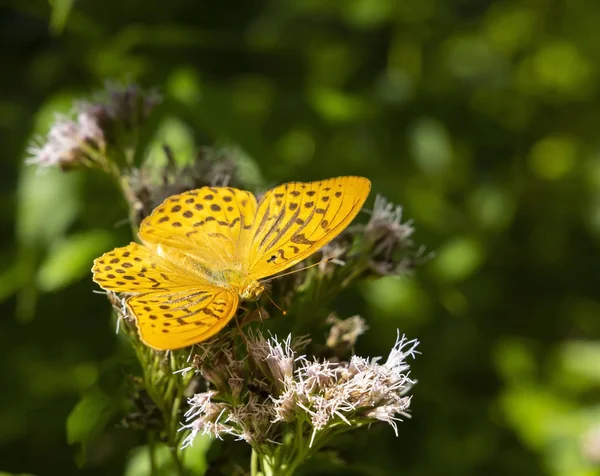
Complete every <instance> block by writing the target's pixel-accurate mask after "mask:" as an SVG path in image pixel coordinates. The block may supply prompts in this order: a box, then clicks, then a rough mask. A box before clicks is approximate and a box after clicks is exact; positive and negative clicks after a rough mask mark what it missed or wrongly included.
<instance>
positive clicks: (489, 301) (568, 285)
mask: <svg viewBox="0 0 600 476" xmlns="http://www.w3.org/2000/svg"><path fill="white" fill-rule="evenodd" d="M3 20H4V22H5V23H4V26H5V28H3V39H4V40H5V41H3V42H2V44H1V46H0V51H1V52H2V58H3V65H4V68H5V70H6V71H8V72H9V73H10V74H5V75H3V76H2V78H0V81H1V84H2V91H3V93H4V94H2V95H0V140H1V143H2V160H1V163H2V167H3V174H2V175H1V177H0V183H1V184H2V193H1V194H0V201H1V204H2V206H1V207H0V220H1V225H2V230H3V232H4V233H3V234H2V246H1V247H0V262H1V264H2V266H0V315H2V317H3V319H2V320H1V321H0V345H1V346H2V349H3V359H2V362H0V375H2V377H1V378H2V382H1V386H2V389H3V392H2V396H1V397H0V403H1V404H0V422H1V423H0V447H1V449H0V464H1V465H2V469H3V470H5V471H8V472H10V473H12V474H20V473H32V474H44V475H46V474H47V475H51V474H57V475H63V474H76V473H77V474H90V475H95V474H148V466H147V465H149V464H150V463H149V460H148V459H147V450H146V449H145V448H146V447H145V446H143V445H146V444H147V443H148V442H147V441H145V440H144V439H143V437H142V435H141V434H140V433H137V432H136V431H135V430H131V429H129V430H125V429H122V428H119V427H118V425H116V422H115V421H113V420H111V419H110V418H107V417H108V415H109V414H110V413H111V412H112V410H109V407H108V406H106V407H105V406H103V405H104V403H108V402H109V401H110V402H112V403H116V402H113V401H112V399H113V397H114V398H115V399H116V397H117V395H118V391H117V389H116V388H114V389H111V388H104V387H102V390H101V391H100V390H97V389H98V385H99V383H98V382H99V375H101V374H102V366H103V362H104V361H105V360H106V359H107V358H108V357H109V356H111V355H117V356H118V357H117V359H118V361H119V362H123V361H126V360H127V357H126V353H125V352H124V351H123V349H124V348H126V345H125V344H124V343H123V342H122V340H121V339H119V338H118V337H117V336H116V335H115V332H114V322H113V320H111V319H110V318H109V312H110V307H109V305H108V304H107V303H106V300H105V298H104V296H98V295H95V294H94V293H92V290H94V289H96V288H95V286H93V284H92V283H91V278H90V276H89V274H87V271H86V269H89V267H90V266H91V263H88V264H87V265H86V264H85V263H86V261H89V260H90V259H91V258H93V257H94V254H98V252H100V251H102V250H104V249H108V248H110V247H111V246H113V245H114V244H124V243H128V242H129V241H130V240H131V238H132V237H131V232H130V230H129V228H128V227H127V226H122V223H125V222H126V220H127V210H126V208H125V206H124V204H123V202H122V201H121V200H120V199H119V198H118V193H117V191H116V188H115V185H114V184H113V183H111V182H110V180H108V179H106V178H101V177H100V176H99V175H94V174H93V173H87V172H72V173H69V174H64V173H61V172H60V171H59V170H54V169H48V170H45V171H41V172H40V171H38V170H36V169H33V168H31V167H26V166H23V160H24V158H25V156H26V155H27V154H26V152H25V151H26V148H27V145H28V143H29V141H30V140H31V138H32V137H34V136H36V135H37V134H43V133H45V132H46V131H47V130H48V127H49V126H50V124H51V122H52V121H53V114H54V112H56V111H61V112H63V113H66V112H68V108H69V107H70V104H71V101H72V99H73V98H74V97H89V95H90V94H91V93H92V92H93V91H94V90H97V89H99V88H101V87H102V86H103V84H104V82H105V81H106V80H124V79H133V80H136V81H138V82H139V83H140V84H142V85H143V86H144V87H148V88H153V87H157V88H158V89H159V91H160V93H161V94H162V95H163V96H164V104H163V106H162V107H161V108H160V109H159V110H157V115H156V117H155V121H156V122H155V123H153V124H151V127H150V129H149V132H148V136H144V137H138V138H136V139H137V142H136V147H137V148H136V150H135V154H137V156H140V157H141V156H146V155H147V154H151V155H152V156H153V158H154V157H156V160H164V157H163V156H162V154H161V145H162V144H160V143H159V142H158V141H153V138H154V137H155V135H154V133H155V131H157V130H158V131H160V136H161V137H162V138H163V139H164V140H168V141H169V142H172V145H173V147H174V148H177V152H178V154H177V156H178V157H181V156H182V155H185V154H186V153H189V152H190V151H195V150H196V149H197V148H198V147H199V146H203V145H213V144H215V143H216V144H218V145H227V146H232V147H236V148H237V149H236V150H239V151H240V156H241V157H242V160H243V161H244V170H245V173H247V176H248V177H249V178H248V179H245V181H246V182H247V183H251V184H255V185H256V189H257V190H258V189H260V188H262V187H264V186H267V185H270V184H275V183H279V182H284V181H288V180H311V179H319V178H326V177H330V176H335V175H342V174H361V175H365V176H367V177H369V178H370V179H371V180H372V181H373V186H374V191H375V192H377V193H381V194H384V195H385V196H387V197H388V198H389V199H390V200H392V201H394V202H396V203H401V204H402V205H403V206H404V214H405V217H406V218H410V219H412V220H413V221H414V225H415V227H416V230H417V231H416V237H415V240H416V241H417V242H418V243H425V244H426V245H427V248H428V249H429V250H433V251H434V252H435V256H434V258H433V259H432V260H431V261H430V262H429V263H428V264H427V265H426V266H424V267H422V268H419V269H417V270H416V272H415V273H413V275H412V276H409V277H403V278H401V279H392V278H385V279H383V280H378V281H372V282H370V283H368V284H367V285H365V286H362V287H361V288H360V289H352V290H347V291H346V292H345V293H344V294H342V296H340V297H339V299H338V300H337V301H336V303H335V304H336V307H337V308H338V309H339V311H340V313H343V314H344V315H345V316H350V315H354V314H361V315H362V316H364V317H365V318H366V320H367V323H368V325H369V327H370V330H369V332H368V333H367V334H366V335H365V336H364V337H363V338H361V339H360V340H359V342H358V344H357V346H358V349H357V350H358V351H359V352H360V353H361V354H365V355H366V354H370V355H380V354H381V353H383V350H382V349H384V348H385V349H388V348H389V347H390V346H391V344H392V343H393V338H394V336H395V329H396V328H397V327H399V328H400V329H401V330H403V331H405V332H407V333H409V334H410V335H411V336H412V337H416V338H419V340H420V341H421V342H422V345H421V348H420V349H421V351H422V352H423V355H422V356H421V357H420V358H419V359H418V360H417V361H416V362H415V365H414V367H413V368H412V373H411V376H413V377H414V378H416V379H417V380H418V381H419V384H418V385H417V386H416V387H415V389H414V400H413V413H412V419H411V420H410V421H407V422H405V423H404V424H403V425H402V427H401V432H400V436H399V437H398V438H395V437H394V436H393V435H390V434H389V433H390V432H388V431H387V430H388V429H387V428H376V427H374V428H371V429H370V430H369V431H368V432H365V433H364V434H361V435H359V434H356V435H353V437H352V438H348V439H341V440H340V441H339V442H338V443H337V444H336V445H335V446H334V447H332V448H329V450H330V451H331V452H333V453H335V456H336V458H337V461H338V462H339V466H338V468H339V470H338V469H335V470H334V469H331V471H330V470H329V469H327V468H325V467H324V466H319V464H318V462H315V463H314V466H312V467H311V468H310V469H307V471H306V474H325V473H327V474H337V473H339V474H349V470H348V468H349V467H351V468H352V471H353V473H352V474H374V475H379V474H397V473H399V472H401V471H402V472H404V473H405V474H411V475H416V476H425V475H436V474H489V475H504V474H527V475H537V474H553V475H567V474H568V475H580V474H581V475H593V474H598V473H599V471H600V470H599V467H598V464H599V463H598V459H596V460H594V459H593V458H592V456H590V454H589V453H588V452H586V451H587V450H585V449H584V447H585V445H584V441H587V440H586V439H587V438H588V435H589V434H590V430H592V428H593V427H595V426H597V425H599V424H600V422H599V417H598V415H599V412H598V389H599V387H600V382H599V376H598V368H599V365H598V359H599V358H600V356H599V355H598V345H599V344H598V343H599V342H600V319H599V316H600V305H599V304H598V302H599V301H600V294H599V292H598V282H597V281H598V280H597V275H598V270H597V268H598V263H599V260H598V256H599V255H598V245H599V244H600V200H599V199H598V195H599V192H600V154H599V152H598V150H599V149H598V147H599V142H598V124H600V99H599V96H598V76H599V69H598V65H599V64H600V53H599V50H598V48H597V28H598V24H599V23H600V6H599V5H598V4H597V3H596V2H591V1H584V0H581V1H572V2H541V3H540V2H538V3H535V2H513V1H509V0H499V1H496V2H492V3H489V4H486V3H481V2H479V3H478V2H465V1H460V0H452V1H446V2H442V1H439V0H418V1H417V0H407V1H402V2H395V1H393V0H376V1H375V0H352V1H349V2H341V1H316V0H313V1H297V0H296V1H291V2H285V3H284V2H270V3H269V2H259V3H257V2H242V1H238V2H233V3H231V2H229V3H224V4H221V3H218V2H189V1H186V0H173V1H170V2H142V1H141V0H125V1H122V2H72V1H59V0H55V1H53V2H50V3H49V2H31V1H19V2H7V3H6V4H5V5H4V7H3ZM371 204H372V202H371ZM369 206H370V205H368V207H369ZM317 338H318V336H317ZM135 372H136V371H135V370H132V369H130V368H127V370H123V374H124V375H125V374H131V373H135ZM124 375H123V376H121V377H122V378H123V379H124ZM94 389H96V390H94ZM94 392H99V393H96V394H95V395H96V396H95V397H94V396H91V395H94ZM113 392H114V393H113ZM82 397H83V398H84V400H82V401H81V403H79V404H77V402H78V401H80V398H82ZM86 401H87V403H85V402H86ZM94 402H95V403H94ZM112 403H111V405H112ZM121 403H123V402H122V401H121ZM95 404H98V405H99V406H98V407H96V406H95ZM73 408H76V409H78V410H76V411H75V413H73V414H72V416H71V418H70V420H69V421H70V422H71V423H70V430H69V431H68V435H67V434H66V433H65V421H66V420H67V417H68V415H69V414H70V412H71V411H72V410H73ZM86 408H87V409H88V410H89V414H91V415H92V417H91V418H90V417H87V416H86V415H88V412H87V410H86ZM103 409H104V410H103ZM77 413H79V414H80V415H82V416H83V417H84V418H77ZM73 415H74V416H73ZM103 422H104V423H106V422H108V425H107V426H106V427H105V428H104V431H102V432H99V429H100V426H101V425H100V424H101V423H103ZM96 425H97V426H96ZM75 435H79V437H75ZM68 436H69V437H70V438H71V439H72V441H75V440H77V441H81V442H86V443H87V446H86V449H87V451H86V463H85V465H84V466H83V467H82V468H78V467H77V466H76V464H75V457H74V456H75V454H76V453H77V452H78V449H77V445H74V446H69V444H68V440H69V438H68ZM92 436H93V438H92ZM88 437H89V438H90V439H89V440H88ZM92 440H93V441H92ZM203 443H205V442H204V441H203ZM156 445H158V446H161V445H162V443H161V442H156ZM206 445H207V446H208V442H206ZM226 445H227V443H226V442H222V443H221V442H219V443H218V444H214V445H213V446H212V448H211V451H208V450H206V448H205V447H204V446H200V447H199V448H196V446H194V447H193V448H194V449H195V450H196V449H197V451H198V454H197V455H196V456H190V457H189V460H188V459H187V457H186V458H185V459H184V465H187V464H188V461H189V462H190V463H189V464H192V462H194V463H197V464H198V467H197V468H196V470H197V474H201V472H202V471H204V470H205V469H206V468H207V467H208V466H211V467H219V461H222V460H224V459H225V460H226V459H227V446H226ZM585 448H587V447H585ZM217 450H219V451H220V454H218V455H216V456H215V455H214V454H212V453H211V452H213V453H216V452H217ZM163 451H165V450H163V449H160V450H159V451H158V454H159V456H158V458H159V459H160V458H162V456H160V455H162V452H163ZM205 451H206V453H205ZM432 455H433V456H432ZM165 458H166V457H165ZM596 458H598V455H596ZM167 461H169V462H167ZM170 461H171V460H169V459H168V458H166V459H165V460H164V461H163V460H157V461H156V462H155V463H156V465H157V467H163V465H164V469H163V471H167V472H168V471H169V467H168V465H169V464H171V462H170Z"/></svg>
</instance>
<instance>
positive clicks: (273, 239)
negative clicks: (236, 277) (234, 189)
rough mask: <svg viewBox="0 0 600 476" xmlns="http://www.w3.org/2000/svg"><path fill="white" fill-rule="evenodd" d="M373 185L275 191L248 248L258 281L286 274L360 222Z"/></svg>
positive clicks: (262, 206)
mask: <svg viewBox="0 0 600 476" xmlns="http://www.w3.org/2000/svg"><path fill="white" fill-rule="evenodd" d="M370 188H371V184H370V182H369V180H367V179H365V178H362V177H338V178H334V179H329V180H322V181H320V182H308V183H301V182H291V183H288V184H284V185H280V186H279V187H276V188H274V189H272V190H269V191H268V192H267V193H266V194H265V195H264V197H263V198H262V200H261V201H260V203H259V205H258V210H257V212H256V217H255V220H254V223H253V226H252V229H251V233H250V235H249V236H250V242H249V243H248V244H246V243H244V244H242V246H247V250H244V252H245V253H244V254H245V255H246V257H245V259H244V262H247V263H248V273H249V275H250V276H251V277H252V278H254V279H259V278H264V277H266V276H271V275H273V274H276V273H278V272H280V271H283V270H285V269H287V268H289V267H290V266H293V265H294V264H296V263H299V262H300V261H302V260H303V259H305V258H307V257H308V256H310V255H311V254H313V253H315V252H316V251H318V250H319V249H320V248H322V247H323V246H324V245H326V244H327V243H329V242H330V241H331V240H332V239H333V238H335V237H336V236H337V235H338V234H339V233H340V232H341V231H342V230H343V229H344V228H346V227H347V226H348V224H349V223H350V222H351V221H352V220H353V219H354V217H355V216H356V214H357V213H358V212H359V211H360V209H361V207H362V205H363V203H364V202H365V200H366V198H367V196H368V194H369V191H370Z"/></svg>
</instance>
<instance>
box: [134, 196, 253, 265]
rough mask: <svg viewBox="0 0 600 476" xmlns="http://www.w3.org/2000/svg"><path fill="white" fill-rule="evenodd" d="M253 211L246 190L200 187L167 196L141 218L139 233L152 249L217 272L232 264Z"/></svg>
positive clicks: (247, 230)
mask: <svg viewBox="0 0 600 476" xmlns="http://www.w3.org/2000/svg"><path fill="white" fill-rule="evenodd" d="M255 213H256V199H255V198H254V195H252V194H251V193H250V192H246V191H244V190H238V189H235V188H230V187H202V188H200V189H198V190H192V191H189V192H185V193H182V194H179V195H175V196H173V197H170V198H167V199H166V200H165V201H164V202H163V203H162V204H161V205H159V206H158V207H156V208H155V209H154V211H153V212H152V214H151V215H150V216H148V217H147V218H146V219H144V221H143V222H142V224H141V225H140V231H139V236H140V239H141V240H142V241H143V242H144V244H146V245H147V246H148V247H150V248H152V249H153V250H155V251H157V252H159V253H164V254H171V256H172V257H171V258H170V259H176V260H178V259H181V258H180V257H181V256H183V255H185V256H187V257H189V258H190V259H192V260H193V262H194V263H195V264H196V265H197V268H199V269H200V270H202V269H204V270H210V271H211V272H218V271H220V270H223V269H230V268H231V267H232V262H233V259H234V254H235V250H236V249H237V247H238V243H239V242H240V241H241V238H242V237H243V236H244V235H245V234H247V233H249V232H250V227H251V224H252V222H253V219H254V215H255ZM159 247H161V249H159ZM167 248H170V249H171V250H166V249H167ZM189 264H190V263H187V264H186V266H188V265H189Z"/></svg>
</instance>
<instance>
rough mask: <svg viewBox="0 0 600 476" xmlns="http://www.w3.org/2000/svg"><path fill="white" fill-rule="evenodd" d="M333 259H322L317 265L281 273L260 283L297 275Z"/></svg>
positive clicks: (331, 257) (330, 257)
mask: <svg viewBox="0 0 600 476" xmlns="http://www.w3.org/2000/svg"><path fill="white" fill-rule="evenodd" d="M334 259H335V258H334V257H333V256H329V257H327V258H325V259H322V260H321V261H319V262H318V263H313V264H310V265H308V266H305V267H304V268H300V269H295V270H294V271H288V272H287V273H283V274H278V275H277V276H272V277H270V278H269V279H263V280H262V281H261V283H266V282H267V281H271V280H272V279H277V278H281V277H282V276H287V275H288V274H294V273H299V272H300V271H304V270H305V269H309V268H314V267H315V266H319V265H320V264H321V263H329V262H330V261H333V260H334Z"/></svg>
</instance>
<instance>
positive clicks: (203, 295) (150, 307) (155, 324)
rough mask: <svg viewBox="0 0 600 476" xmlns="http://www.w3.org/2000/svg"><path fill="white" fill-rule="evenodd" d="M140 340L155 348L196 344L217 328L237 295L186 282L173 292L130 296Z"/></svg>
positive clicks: (227, 316) (231, 310) (231, 309)
mask: <svg viewBox="0 0 600 476" xmlns="http://www.w3.org/2000/svg"><path fill="white" fill-rule="evenodd" d="M127 307H128V308H129V310H130V311H131V313H132V314H133V315H134V316H136V319H137V325H138V331H139V335H140V338H141V339H142V341H143V342H144V343H145V344H146V345H148V346H150V347H152V348H154V349H157V350H173V349H179V348H181V347H187V346H189V345H193V344H196V343H198V342H201V341H203V340H206V339H208V338H210V337H211V336H213V335H214V334H216V333H217V332H219V331H220V330H221V329H223V327H225V326H226V325H227V323H228V322H229V321H230V320H231V318H232V317H233V315H234V314H235V311H236V310H237V307H238V296H237V295H236V294H234V293H232V292H230V291H228V290H225V289H221V288H216V287H213V286H205V287H202V286H200V287H196V286H195V287H192V286H188V287H186V288H183V289H179V290H178V291H176V292H152V293H148V294H141V295H138V296H133V297H130V298H129V299H128V300H127Z"/></svg>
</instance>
